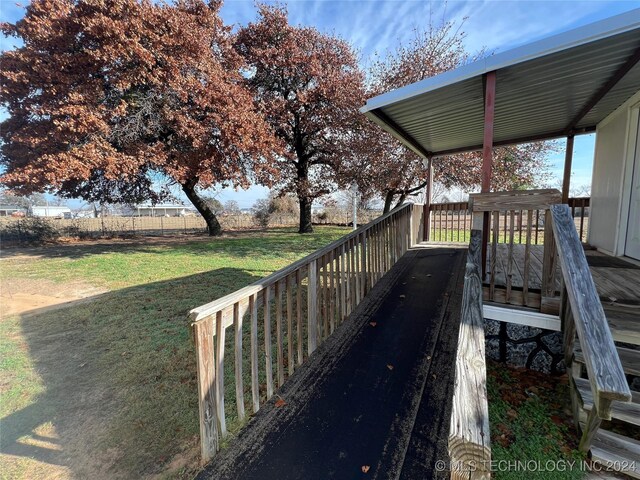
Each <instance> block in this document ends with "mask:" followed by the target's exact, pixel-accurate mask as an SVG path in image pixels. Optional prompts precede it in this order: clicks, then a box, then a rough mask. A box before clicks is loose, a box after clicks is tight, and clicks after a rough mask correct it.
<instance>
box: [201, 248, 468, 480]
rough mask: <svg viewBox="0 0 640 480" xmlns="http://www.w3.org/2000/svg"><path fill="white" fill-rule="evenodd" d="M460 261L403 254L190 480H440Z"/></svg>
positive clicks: (453, 254)
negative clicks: (438, 465)
mask: <svg viewBox="0 0 640 480" xmlns="http://www.w3.org/2000/svg"><path fill="white" fill-rule="evenodd" d="M465 258H466V250H464V249H459V248H446V247H445V248H442V247H441V248H433V247H431V248H416V249H414V250H411V251H409V252H407V254H406V255H405V256H404V257H403V258H402V259H401V260H400V261H399V262H398V263H397V264H396V265H395V266H394V268H393V269H392V270H391V271H390V272H389V273H388V274H387V275H386V276H385V278H384V279H383V280H381V281H380V282H379V283H378V284H377V285H376V286H375V288H374V289H373V290H372V292H371V293H370V294H369V295H368V296H367V298H366V299H365V300H364V301H363V302H362V303H361V304H360V306H359V307H358V309H357V310H356V312H354V314H353V315H352V316H351V318H350V319H349V320H348V321H347V322H345V323H344V324H343V325H342V326H341V327H340V328H339V329H337V330H336V332H335V333H334V334H333V335H332V336H331V338H329V339H328V340H327V341H325V343H323V344H322V345H321V346H320V348H319V349H318V350H317V352H316V353H315V354H314V355H313V356H312V358H311V359H310V360H309V362H308V363H307V364H306V365H305V366H304V367H303V368H301V369H299V370H298V371H296V373H295V374H294V375H293V376H292V377H291V378H290V379H289V380H288V381H287V383H286V384H285V385H284V387H283V388H282V389H281V391H280V392H278V395H279V396H280V397H281V398H282V399H283V400H284V401H285V402H286V404H285V405H284V406H282V407H279V408H276V407H275V406H274V401H275V399H277V396H275V397H274V400H273V401H272V402H270V403H269V404H267V405H265V406H264V407H263V408H262V409H261V410H260V411H259V412H258V414H256V415H255V416H254V417H253V418H252V419H251V421H250V422H249V423H248V424H247V426H246V427H245V428H244V429H243V430H242V431H241V432H240V433H239V434H238V436H237V437H236V438H235V439H233V440H231V442H230V443H229V444H228V445H227V447H226V448H225V449H224V450H223V451H221V452H220V453H219V454H218V455H217V456H216V457H215V458H214V460H213V462H212V463H211V464H210V465H209V466H208V467H207V468H206V469H205V470H204V471H203V472H202V473H201V474H200V476H199V477H198V478H199V479H216V480H221V479H256V480H257V479H260V480H268V479H278V480H285V479H304V480H313V479H318V480H320V479H322V480H324V479H356V478H366V479H374V478H380V479H382V478H400V479H432V478H448V475H447V474H444V473H440V474H439V473H438V472H437V471H436V470H437V469H436V466H435V465H436V461H437V460H443V461H447V460H448V459H447V457H446V447H447V440H448V431H449V417H450V410H451V397H452V390H453V379H454V365H455V349H456V345H457V337H458V324H459V312H460V300H461V296H462V284H463V281H464V271H463V269H464V268H463V267H464V259H465ZM363 470H366V472H364V471H363Z"/></svg>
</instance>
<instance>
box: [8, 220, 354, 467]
mask: <svg viewBox="0 0 640 480" xmlns="http://www.w3.org/2000/svg"><path fill="white" fill-rule="evenodd" d="M347 231H348V230H347V229H343V228H335V227H319V228H318V229H317V230H316V233H314V234H312V235H298V234H297V233H295V231H294V230H293V229H278V230H274V231H269V232H266V233H252V234H248V233H247V234H238V235H235V236H231V237H226V238H220V239H206V240H203V239H194V240H193V241H187V242H158V243H145V242H135V243H122V242H114V243H106V244H88V245H83V244H77V245H71V246H64V247H51V248H45V249H36V250H25V251H21V252H20V253H22V254H23V255H15V254H11V253H10V254H9V255H7V256H5V258H4V259H3V260H2V263H1V269H0V281H1V282H2V284H3V285H8V284H9V283H10V282H15V281H18V280H20V281H23V282H28V283H30V284H33V285H38V284H39V282H41V283H42V285H43V289H44V288H46V289H51V290H52V292H49V293H54V291H64V289H65V288H67V286H68V285H70V284H73V283H74V282H76V283H77V282H81V283H83V284H87V285H90V286H94V287H99V288H102V289H105V290H107V293H104V294H102V295H98V296H95V297H93V298H90V299H86V300H82V301H78V302H73V303H71V304H68V305H65V306H63V307H61V308H58V309H52V310H46V311H41V312H37V311H36V312H32V313H29V314H25V315H22V316H13V317H8V318H3V320H2V322H0V354H1V355H2V357H1V358H2V359H1V360H0V361H1V362H2V363H0V366H1V369H0V388H1V389H2V390H1V392H2V398H3V401H2V403H1V405H0V417H2V427H1V428H2V439H1V442H2V443H1V451H2V453H3V455H2V457H1V459H0V471H2V472H3V473H2V474H1V475H0V478H38V477H41V478H44V477H47V476H49V475H50V474H51V472H52V470H51V468H52V466H53V465H56V464H59V465H62V466H64V469H65V471H66V472H67V474H68V476H74V477H79V478H137V477H140V476H144V475H150V474H164V475H165V476H169V477H179V476H180V475H181V473H182V474H185V475H186V474H187V473H188V472H189V467H188V465H189V461H190V460H189V459H191V460H193V458H192V457H190V455H192V454H193V452H194V451H196V453H197V448H196V444H197V442H196V440H197V433H198V425H197V412H198V410H197V387H196V377H195V353H194V351H193V344H192V341H191V332H190V327H189V325H188V322H187V319H186V315H187V312H188V311H189V309H191V308H193V307H195V306H198V305H200V304H203V303H206V302H208V301H211V300H213V299H215V298H218V297H221V296H223V295H225V294H227V293H230V292H232V291H234V290H237V289H238V288H241V287H243V286H245V285H247V284H249V283H251V282H253V281H255V280H257V279H258V278H260V277H262V276H264V275H267V274H269V273H271V272H273V271H275V270H277V269H279V268H281V267H284V266H286V265H287V264H289V263H291V262H292V261H294V260H296V259H298V258H301V257H302V256H304V255H306V254H308V253H311V252H312V251H314V250H316V249H318V248H320V247H321V246H324V245H326V244H327V243H329V242H331V241H332V240H335V239H336V238H339V237H340V236H342V235H344V234H345V233H347ZM228 408H231V409H233V408H234V406H233V404H231V405H229V407H228ZM180 456H183V457H184V459H183V460H184V461H181V460H180ZM176 458H177V459H178V460H176ZM170 462H171V464H170ZM34 465H35V466H34ZM185 472H186V473H185Z"/></svg>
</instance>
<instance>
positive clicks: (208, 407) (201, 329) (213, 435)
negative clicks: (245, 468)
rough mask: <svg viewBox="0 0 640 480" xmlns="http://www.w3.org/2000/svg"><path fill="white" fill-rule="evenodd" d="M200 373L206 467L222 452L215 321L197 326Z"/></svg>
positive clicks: (199, 391) (210, 320)
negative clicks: (219, 434) (214, 334)
mask: <svg viewBox="0 0 640 480" xmlns="http://www.w3.org/2000/svg"><path fill="white" fill-rule="evenodd" d="M193 330H194V338H195V347H196V361H197V367H198V368H197V372H198V399H199V402H198V404H199V412H200V453H201V456H202V458H201V462H202V464H205V463H207V462H208V461H209V460H211V458H213V456H214V455H215V453H216V452H217V451H218V448H219V443H218V442H219V439H218V418H217V406H216V395H215V385H216V367H215V361H214V358H215V357H214V345H213V319H212V318H208V319H206V320H204V321H201V322H199V323H196V324H194V325H193Z"/></svg>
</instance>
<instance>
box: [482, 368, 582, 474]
mask: <svg viewBox="0 0 640 480" xmlns="http://www.w3.org/2000/svg"><path fill="white" fill-rule="evenodd" d="M568 388H569V387H568V385H567V382H566V379H564V377H552V376H550V375H544V374H541V373H537V372H534V371H531V370H525V369H515V368H510V367H507V366H505V365H504V364H499V363H496V362H489V363H488V386H487V393H488V396H489V421H490V424H491V454H492V461H493V462H494V465H495V464H496V462H508V461H511V462H514V461H522V462H530V461H533V462H540V464H542V465H549V464H548V463H547V462H566V463H564V464H565V465H569V464H570V463H571V462H574V461H575V462H576V466H575V467H574V468H573V469H569V468H567V471H549V470H551V468H547V470H548V471H530V470H527V471H523V470H522V469H521V470H520V471H517V469H512V471H504V470H507V469H502V470H503V471H494V475H493V477H492V478H494V479H496V480H511V479H513V480H519V479H522V478H525V477H526V478H528V479H530V480H563V479H566V480H578V479H581V478H584V472H583V471H582V470H581V469H580V468H579V466H578V464H579V463H580V462H581V461H583V460H584V456H583V454H581V453H580V452H579V451H578V450H577V444H576V441H577V437H576V434H575V430H574V429H573V420H572V419H571V416H570V415H569V414H568V412H567V411H566V408H567V406H566V405H565V403H564V402H565V400H566V399H568V398H569V394H568ZM559 402H560V403H559ZM503 465H506V463H503ZM542 470H544V468H543V469H542Z"/></svg>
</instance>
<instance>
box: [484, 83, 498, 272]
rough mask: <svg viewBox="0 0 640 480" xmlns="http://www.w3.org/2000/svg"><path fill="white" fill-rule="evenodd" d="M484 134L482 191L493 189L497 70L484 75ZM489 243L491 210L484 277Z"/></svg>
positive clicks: (486, 226) (486, 221)
mask: <svg viewBox="0 0 640 480" xmlns="http://www.w3.org/2000/svg"><path fill="white" fill-rule="evenodd" d="M483 79H484V134H483V140H482V188H481V190H480V191H481V192H482V193H487V192H489V191H490V190H491V170H492V167H493V124H494V119H495V106H496V72H489V73H487V74H486V75H485V76H484V77H483ZM488 243H489V212H486V213H485V214H484V218H483V221H482V250H481V251H482V268H481V271H482V278H484V274H485V273H486V269H487V244H488Z"/></svg>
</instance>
